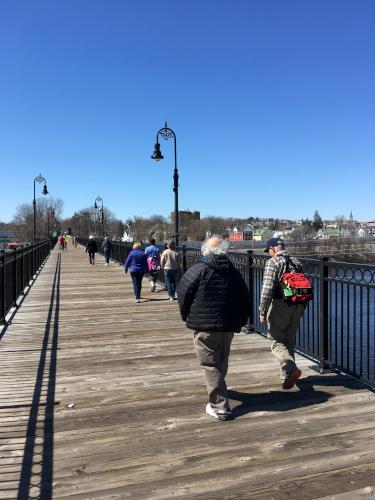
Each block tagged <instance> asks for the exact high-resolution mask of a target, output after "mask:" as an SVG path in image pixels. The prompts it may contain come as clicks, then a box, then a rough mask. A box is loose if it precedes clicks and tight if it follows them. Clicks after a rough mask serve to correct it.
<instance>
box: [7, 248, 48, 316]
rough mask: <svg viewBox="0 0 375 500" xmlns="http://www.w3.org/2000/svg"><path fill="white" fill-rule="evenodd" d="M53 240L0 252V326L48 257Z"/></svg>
mask: <svg viewBox="0 0 375 500" xmlns="http://www.w3.org/2000/svg"><path fill="white" fill-rule="evenodd" d="M54 243H55V240H45V241H40V242H37V243H33V244H29V245H21V246H20V247H18V248H15V249H12V250H0V324H4V323H5V322H6V321H5V317H6V315H7V314H8V312H9V310H10V309H11V308H12V307H14V306H16V305H17V299H18V298H19V296H20V295H22V293H23V292H24V290H25V288H26V287H27V286H28V285H29V284H30V281H31V280H32V279H33V277H34V275H35V274H36V272H37V271H38V269H39V268H40V267H41V266H42V264H43V263H44V261H45V259H46V258H47V257H48V255H49V253H50V251H51V248H52V246H53V245H54Z"/></svg>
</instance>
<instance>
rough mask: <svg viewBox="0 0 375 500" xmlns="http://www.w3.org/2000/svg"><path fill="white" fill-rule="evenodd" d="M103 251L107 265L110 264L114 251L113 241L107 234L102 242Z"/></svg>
mask: <svg viewBox="0 0 375 500" xmlns="http://www.w3.org/2000/svg"><path fill="white" fill-rule="evenodd" d="M102 251H103V253H104V260H105V265H106V266H108V264H109V259H110V257H111V252H112V241H111V240H110V238H109V236H106V237H105V238H104V241H103V244H102Z"/></svg>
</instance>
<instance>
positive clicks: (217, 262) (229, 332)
mask: <svg viewBox="0 0 375 500" xmlns="http://www.w3.org/2000/svg"><path fill="white" fill-rule="evenodd" d="M227 250H228V244H227V242H226V241H223V238H222V237H221V236H215V235H214V236H211V237H210V238H209V239H208V240H207V241H206V242H205V243H204V244H203V246H202V254H203V258H202V259H201V260H200V261H199V262H198V263H197V264H194V265H193V266H192V267H190V268H189V269H188V270H187V271H186V273H185V274H184V275H183V276H182V279H181V281H180V283H179V286H178V289H177V293H178V304H179V307H180V313H181V317H182V319H183V321H186V326H187V327H188V328H190V329H191V330H194V349H195V353H196V355H197V357H198V360H199V362H200V364H201V366H202V367H203V368H204V374H205V382H206V387H207V392H208V403H207V405H206V413H207V414H208V415H210V416H211V417H214V418H216V419H218V420H228V419H229V418H230V416H231V410H230V407H229V401H228V392H227V386H226V384H225V376H226V374H227V370H228V358H229V353H230V346H231V343H232V339H233V335H234V332H240V331H241V327H242V326H244V325H245V323H246V321H247V318H248V316H249V310H250V297H249V292H248V289H247V286H246V284H245V282H244V280H243V278H242V276H241V274H240V273H239V271H237V269H236V268H235V267H234V266H233V264H232V263H231V262H230V260H229V259H228V257H227V256H226V255H225V254H226V252H227Z"/></svg>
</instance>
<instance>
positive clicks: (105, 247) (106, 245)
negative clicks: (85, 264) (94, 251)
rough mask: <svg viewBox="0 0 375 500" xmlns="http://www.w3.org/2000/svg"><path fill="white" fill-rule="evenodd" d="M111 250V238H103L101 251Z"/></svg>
mask: <svg viewBox="0 0 375 500" xmlns="http://www.w3.org/2000/svg"><path fill="white" fill-rule="evenodd" d="M111 250H112V241H111V240H104V241H103V243H102V251H103V252H110V251H111Z"/></svg>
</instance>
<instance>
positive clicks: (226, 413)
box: [206, 403, 232, 421]
mask: <svg viewBox="0 0 375 500" xmlns="http://www.w3.org/2000/svg"><path fill="white" fill-rule="evenodd" d="M206 413H207V415H210V417H214V418H216V419H217V420H222V421H225V420H229V419H230V417H231V416H232V413H231V411H230V410H214V409H213V408H212V406H211V405H210V403H207V405H206Z"/></svg>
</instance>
